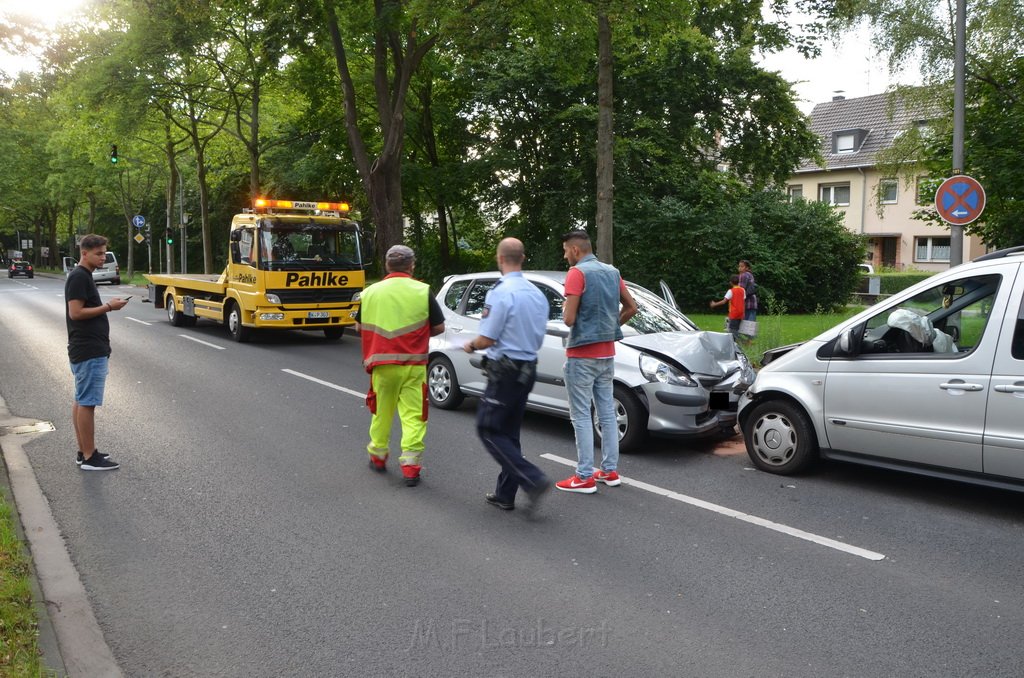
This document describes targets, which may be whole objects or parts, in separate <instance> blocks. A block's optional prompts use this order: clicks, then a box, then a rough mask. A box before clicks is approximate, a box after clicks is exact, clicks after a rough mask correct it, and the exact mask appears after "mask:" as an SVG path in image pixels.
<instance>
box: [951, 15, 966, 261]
mask: <svg viewBox="0 0 1024 678" xmlns="http://www.w3.org/2000/svg"><path fill="white" fill-rule="evenodd" d="M966 62H967V0H956V36H955V40H954V45H953V175H954V176H955V175H958V174H963V173H964V79H965V71H966ZM962 263H964V227H963V226H959V225H956V224H950V225H949V266H950V268H952V267H953V266H958V265H960V264H962Z"/></svg>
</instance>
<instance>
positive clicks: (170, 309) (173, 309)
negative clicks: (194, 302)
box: [164, 294, 188, 327]
mask: <svg viewBox="0 0 1024 678" xmlns="http://www.w3.org/2000/svg"><path fill="white" fill-rule="evenodd" d="M164 306H165V307H166V308H167V320H168V321H170V323H171V324H172V325H174V326H175V327H183V326H184V325H186V324H187V320H188V318H186V317H185V314H184V313H182V312H181V311H179V310H178V307H177V306H175V305H174V295H173V294H168V295H167V301H166V302H164Z"/></svg>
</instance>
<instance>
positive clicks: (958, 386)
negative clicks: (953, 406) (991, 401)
mask: <svg viewBox="0 0 1024 678" xmlns="http://www.w3.org/2000/svg"><path fill="white" fill-rule="evenodd" d="M939 388H941V389H944V390H946V391H980V390H981V389H983V388H985V387H984V386H982V385H981V384H968V383H966V382H963V381H961V382H946V383H945V384H939Z"/></svg>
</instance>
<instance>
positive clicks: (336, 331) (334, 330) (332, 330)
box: [324, 327, 345, 341]
mask: <svg viewBox="0 0 1024 678" xmlns="http://www.w3.org/2000/svg"><path fill="white" fill-rule="evenodd" d="M343 334H345V328H344V327H328V328H327V329H325V330H324V336H325V337H327V339H328V340H329V341H337V340H338V339H341V337H342V335H343Z"/></svg>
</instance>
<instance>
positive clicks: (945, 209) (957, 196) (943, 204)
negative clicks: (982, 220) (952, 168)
mask: <svg viewBox="0 0 1024 678" xmlns="http://www.w3.org/2000/svg"><path fill="white" fill-rule="evenodd" d="M935 209H936V210H937V211H938V213H939V216H940V217H942V218H943V219H944V220H945V221H947V222H948V223H950V224H953V225H954V226H966V225H967V224H969V223H971V222H972V221H974V220H975V219H977V218H978V217H980V216H981V213H982V212H983V211H984V209H985V189H984V188H982V187H981V184H980V183H978V181H977V180H976V179H972V178H971V177H969V176H967V175H965V174H961V175H957V176H955V177H950V178H948V179H946V180H945V181H943V182H942V184H941V185H940V186H939V190H937V191H935Z"/></svg>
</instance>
